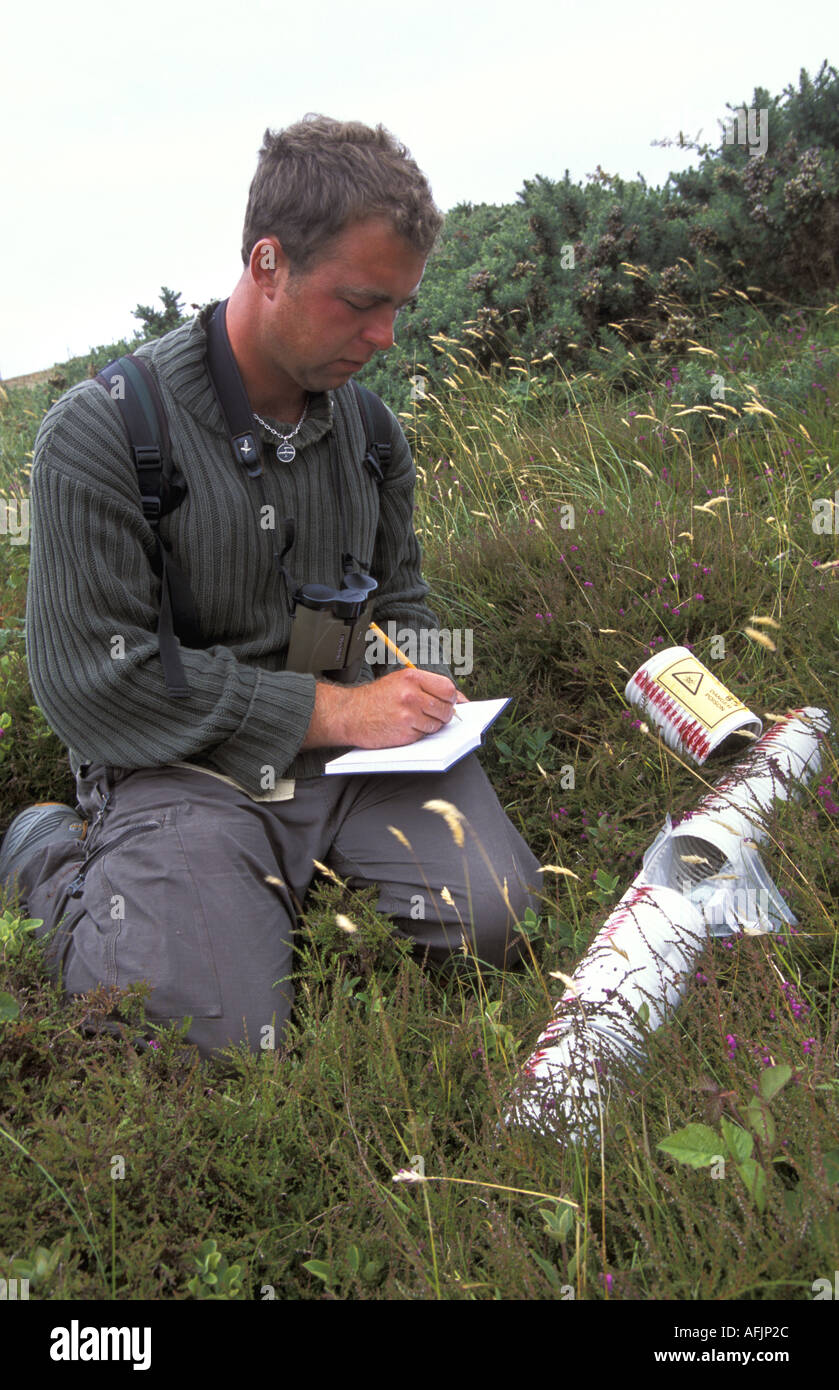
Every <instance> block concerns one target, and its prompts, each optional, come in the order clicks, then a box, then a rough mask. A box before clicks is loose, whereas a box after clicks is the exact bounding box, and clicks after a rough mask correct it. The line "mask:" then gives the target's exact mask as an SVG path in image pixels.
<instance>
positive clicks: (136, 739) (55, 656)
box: [26, 305, 451, 799]
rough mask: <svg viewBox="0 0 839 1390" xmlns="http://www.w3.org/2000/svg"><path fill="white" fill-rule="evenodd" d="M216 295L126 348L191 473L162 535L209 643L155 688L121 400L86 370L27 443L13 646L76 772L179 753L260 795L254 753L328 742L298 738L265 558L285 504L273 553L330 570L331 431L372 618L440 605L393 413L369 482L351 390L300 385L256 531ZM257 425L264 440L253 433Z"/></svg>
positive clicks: (281, 628)
mask: <svg viewBox="0 0 839 1390" xmlns="http://www.w3.org/2000/svg"><path fill="white" fill-rule="evenodd" d="M214 307H215V306H214V305H210V306H209V307H208V309H207V310H205V311H204V313H203V314H202V315H200V316H199V317H198V318H196V319H193V320H191V321H190V322H189V323H187V324H183V325H182V326H180V327H179V328H176V329H175V330H174V331H173V332H171V333H168V334H166V336H165V337H163V338H159V339H158V340H157V341H155V342H153V343H147V344H144V345H143V346H142V347H141V348H139V349H138V353H139V355H140V356H141V357H142V358H143V359H144V361H145V362H146V364H147V365H148V367H149V369H150V371H151V372H152V374H153V375H154V377H155V380H156V382H157V385H158V387H159V389H160V393H161V397H162V400H163V405H164V409H165V411H166V416H167V421H168V425H169V431H170V435H171V441H172V456H173V460H174V463H175V464H176V466H177V467H178V469H179V470H180V472H181V474H182V475H183V477H184V479H185V481H186V484H187V487H188V492H187V495H186V497H185V499H184V501H183V502H182V503H181V505H180V506H179V507H177V508H176V509H175V510H174V511H172V512H170V513H169V515H168V516H166V517H164V518H163V519H162V520H161V523H160V534H161V536H162V537H163V538H164V539H165V540H166V541H167V542H169V543H170V544H171V547H172V555H173V558H174V559H175V561H176V562H177V563H178V564H179V565H180V566H181V567H182V568H183V570H184V572H185V573H186V574H187V575H188V577H189V581H190V585H191V588H192V593H193V596H194V599H195V605H196V610H197V613H198V618H199V621H200V624H201V629H202V632H203V633H205V634H206V635H207V636H208V637H209V638H210V639H211V640H212V645H211V646H209V647H207V648H206V650H195V649H191V648H185V647H183V646H181V660H182V662H183V666H184V671H185V673H186V677H187V681H188V683H189V687H190V691H191V693H190V695H189V697H188V698H186V699H184V698H181V699H173V698H171V697H170V696H169V695H168V693H167V690H166V685H165V680H164V676H163V669H162V665H161V661H160V655H159V650H158V641H157V620H158V613H159V594H160V584H159V581H158V580H157V578H156V576H155V574H154V572H153V570H152V566H151V563H150V561H151V559H152V557H153V556H154V555H155V554H156V546H155V541H154V536H153V532H152V530H151V528H150V526H149V525H148V523H147V522H146V520H145V518H144V517H143V511H142V507H141V504H140V496H139V490H138V486H137V476H136V472H135V469H134V465H133V463H132V460H131V456H130V454H129V451H128V444H127V441H126V437H125V432H124V429H123V425H122V422H121V419H120V417H119V413H118V407H117V405H116V403H115V402H114V401H112V400H111V398H110V396H109V394H108V392H107V391H105V390H103V388H102V387H101V385H99V383H97V382H94V381H84V382H81V383H79V384H78V385H77V386H74V387H72V388H71V389H70V390H69V391H68V392H66V394H65V395H64V396H62V398H61V400H59V401H57V402H56V404H55V405H54V406H53V407H52V409H51V410H50V411H49V412H48V413H47V415H46V416H45V418H44V421H43V423H42V425H41V428H40V430H39V433H38V437H37V440H36V444H35V455H34V460H33V464H32V470H31V479H30V481H31V491H30V505H31V510H30V520H31V528H30V544H31V558H30V572H29V588H28V593H27V611H26V650H27V661H28V667H29V677H30V682H31V686H32V690H33V693H34V695H35V698H36V700H37V701H38V704H39V706H40V707H41V709H42V710H43V712H44V715H45V716H46V718H47V720H48V722H49V724H50V725H51V727H52V728H53V729H54V731H55V732H56V734H57V735H58V737H59V738H60V739H61V740H62V742H63V743H65V744H66V745H67V747H68V751H69V756H70V766H71V769H72V771H73V773H74V774H75V773H76V772H77V770H78V768H79V766H80V765H82V764H84V763H97V762H103V763H105V764H106V765H108V766H112V767H114V768H126V769H135V768H141V767H159V766H165V765H169V764H173V763H178V762H183V761H189V762H192V763H195V764H198V765H201V766H205V767H206V768H207V769H208V770H213V771H215V772H216V773H217V774H221V775H224V776H226V777H229V778H231V779H232V780H233V781H234V782H235V783H237V785H239V786H240V787H242V788H243V789H244V790H245V791H246V792H248V794H249V795H252V796H255V797H257V798H258V799H264V796H263V793H264V791H265V787H266V785H268V783H267V782H266V768H269V769H271V772H270V773H269V774H268V778H269V780H270V778H271V777H272V776H273V777H276V778H277V779H278V780H279V779H281V778H296V777H312V776H317V775H319V774H320V773H321V772H322V771H323V765H324V763H325V761H326V760H327V759H328V758H330V757H334V756H335V755H336V754H337V753H339V752H341V751H342V750H341V749H339V748H331V749H329V748H327V749H314V750H308V751H306V752H303V753H301V752H300V745H301V743H302V742H303V739H304V737H305V734H306V730H307V729H308V726H309V723H310V720H311V716H312V712H313V709H314V701H315V679H314V676H311V675H300V674H296V673H293V672H286V671H285V670H284V669H283V667H284V662H285V654H286V650H287V647H288V642H289V638H290V632H291V618H290V616H289V613H288V608H287V604H286V602H285V595H284V592H283V584H282V581H281V579H280V576H279V573H278V570H277V566H276V561H275V559H274V548H275V543H276V541H277V538H278V536H279V537H280V538H281V537H282V534H283V533H282V529H281V528H282V522H283V519H284V518H286V517H294V518H295V522H296V537H295V542H294V545H293V547H292V549H291V550H290V551H289V553H288V555H287V556H286V560H285V563H286V565H287V567H288V568H289V570H290V571H291V573H292V574H293V576H294V578H295V580H296V581H297V582H298V583H306V582H318V583H322V584H332V585H336V586H337V585H340V582H341V578H342V572H341V555H342V550H343V537H342V531H341V523H340V517H339V509H338V505H337V498H336V496H335V487H334V484H333V481H332V479H333V474H332V470H331V466H330V457H329V433H330V431H331V430H334V431H335V434H336V437H337V443H338V447H339V456H340V458H341V463H342V468H343V478H344V486H343V493H344V508H345V513H346V527H347V547H348V549H349V550H350V551H351V553H352V554H353V555H354V556H356V557H357V558H358V559H359V560H361V561H362V562H367V561H369V560H370V558H371V557H372V560H373V563H372V570H371V572H372V574H373V576H374V577H375V578H376V579H377V580H378V585H379V587H378V590H377V592H376V595H375V608H374V612H373V618H374V620H375V621H376V622H377V623H379V625H382V624H385V623H387V622H388V621H391V620H392V621H395V622H396V623H397V624H399V626H400V627H401V628H408V629H411V630H412V631H415V632H418V631H420V630H421V629H423V628H424V629H435V628H436V627H437V620H436V618H435V617H434V615H433V614H432V613H431V611H430V610H429V609H428V608H427V607H426V604H425V602H424V599H425V595H426V594H427V592H428V585H427V584H426V583H425V581H424V580H423V579H422V576H421V568H420V566H421V558H420V548H419V543H418V541H417V539H416V535H415V533H414V530H413V522H412V514H413V494H414V481H415V470H414V466H413V462H412V459H411V454H410V450H409V448H408V444H407V441H406V439H405V436H404V434H403V432H402V430H401V428H400V427H399V424H398V422H397V421H396V419H395V417H392V421H393V452H392V460H391V463H390V466H389V468H388V469H387V473H386V478H385V482H384V485H383V487H382V488H381V489H380V488H379V487H378V486H377V484H376V482H375V480H374V479H373V478H372V476H371V475H370V473H369V471H368V470H367V469H366V468H365V467H364V465H363V464H362V463H361V462H360V460H361V459H362V456H363V454H364V430H363V425H362V422H361V418H360V415H359V412H358V409H357V406H356V405H355V402H354V399H353V393H352V391H351V389H350V388H349V387H348V386H345V387H341V388H339V389H338V390H337V391H334V392H323V393H320V394H318V395H315V396H312V397H310V407H309V413H308V416H307V418H306V420H305V421H304V424H303V426H302V427H301V429H300V432H299V434H298V435H297V436H296V437H295V441H294V442H295V445H296V448H297V457H296V458H295V459H294V461H293V462H292V463H288V464H287V463H280V462H279V461H278V460H277V458H276V455H275V452H274V449H273V448H266V449H265V451H264V475H263V477H264V483H265V498H266V501H267V503H268V504H269V506H271V507H273V509H274V517H275V519H276V521H275V524H276V526H277V528H278V530H277V531H272V530H271V529H270V528H268V529H266V528H265V527H264V525H263V524H262V523H263V522H264V520H265V517H266V516H267V515H269V514H268V513H265V512H264V511H262V510H261V509H262V507H263V500H262V495H261V492H260V490H259V487H258V485H257V484H256V482H255V481H254V480H252V479H251V478H249V477H248V475H247V473H246V472H245V470H244V469H243V468H242V467H241V466H240V465H237V464H236V463H235V462H234V460H233V456H232V453H231V450H230V445H229V442H228V438H227V435H226V433H225V429H224V423H223V418H222V414H221V410H220V407H219V405H218V403H217V401H216V398H215V394H214V392H213V388H212V384H211V381H210V378H209V375H208V372H207V365H206V360H205V348H206V337H205V331H204V326H203V325H204V323H205V322H206V316H207V315H208V314H209V313H210V312H211V311H212V309H213V308H214ZM272 423H273V424H274V425H275V426H276V427H280V425H281V422H279V421H272ZM292 424H293V422H292ZM291 427H292V425H291V424H285V425H284V426H283V427H282V428H283V432H284V433H287V432H288V430H290V429H291ZM262 438H263V441H264V442H265V443H267V444H272V443H276V440H272V436H271V435H270V433H269V432H268V431H267V430H263V431H262ZM280 548H281V547H280ZM432 649H433V648H432ZM424 664H426V663H424ZM426 665H427V669H431V670H435V671H440V672H442V673H443V674H445V675H451V672H450V671H449V670H448V669H447V668H446V667H445V666H442V665H431V664H430V663H427V664H426ZM386 669H388V668H385V667H382V668H379V669H378V672H374V670H373V668H372V667H371V666H370V665H369V664H368V663H367V662H364V663H363V664H362V671H361V677H360V679H361V680H369V679H373V678H374V675H375V674H377V673H378V674H383V673H384V672H385V670H386ZM389 669H393V668H392V667H390V668H389ZM289 790H290V788H289Z"/></svg>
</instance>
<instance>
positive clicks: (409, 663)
mask: <svg viewBox="0 0 839 1390" xmlns="http://www.w3.org/2000/svg"><path fill="white" fill-rule="evenodd" d="M370 631H371V632H375V634H376V636H377V637H381V639H382V641H383V642H384V644H385V646H386V647H387V648H389V650H390V651H392V652H393V654H394V656H397V657H398V658H399V660H400V661H401V662H402V665H403V666H410V668H411V670H412V671H416V669H417V668H416V666H415V665H414V663H413V661H409V660H408V658H407V656H406V655H405V653H404V652H403V651H402V650H401V649H400V648H399V647H397V645H396V643H395V642H391V640H390V638H389V637H388V635H387V633H386V632H382V629H381V628H380V627H379V626H378V624H377V623H371V624H370ZM452 716H453V718H455V719H457V720H458V722H460V723H462V722H463V721H462V720H461V718H460V715H459V714H458V712H457V710H456V709H453V710H452Z"/></svg>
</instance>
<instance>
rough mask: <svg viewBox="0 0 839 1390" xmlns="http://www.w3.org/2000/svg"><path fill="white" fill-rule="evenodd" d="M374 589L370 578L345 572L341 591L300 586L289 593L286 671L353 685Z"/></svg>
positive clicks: (363, 646) (356, 677) (362, 651)
mask: <svg viewBox="0 0 839 1390" xmlns="http://www.w3.org/2000/svg"><path fill="white" fill-rule="evenodd" d="M376 588H378V584H377V582H376V580H375V579H372V578H371V576H370V575H369V574H361V573H359V572H358V571H348V572H347V573H346V574H345V575H344V579H343V583H342V585H341V588H340V589H332V588H330V586H329V585H328V584H302V585H301V586H300V588H299V589H298V590H297V593H296V594H295V595H294V618H293V620H292V627H291V641H290V642H289V644H288V656H287V657H286V664H285V669H286V670H287V671H298V672H301V673H302V672H308V673H310V674H312V675H314V676H323V677H324V679H326V680H330V681H335V682H336V683H337V684H338V685H352V684H353V682H354V681H357V680H358V677H359V673H360V671H361V663H362V661H363V660H364V652H365V647H366V639H367V629H368V627H369V624H370V616H369V615H370V606H371V601H372V599H371V596H372V594H373V591H374V589H376Z"/></svg>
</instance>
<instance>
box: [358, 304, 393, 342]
mask: <svg viewBox="0 0 839 1390" xmlns="http://www.w3.org/2000/svg"><path fill="white" fill-rule="evenodd" d="M396 314H397V310H395V309H391V308H390V306H389V305H387V304H383V305H382V306H381V308H380V309H379V310H378V311H377V312H376V313H375V314H371V316H370V321H369V322H368V323H366V324H365V326H364V330H363V332H362V334H361V336H362V338H363V339H364V341H365V342H366V343H371V344H372V345H373V346H374V347H375V349H376V351H377V352H387V350H388V348H392V347H393V343H394V338H395V332H394V330H395V327H396Z"/></svg>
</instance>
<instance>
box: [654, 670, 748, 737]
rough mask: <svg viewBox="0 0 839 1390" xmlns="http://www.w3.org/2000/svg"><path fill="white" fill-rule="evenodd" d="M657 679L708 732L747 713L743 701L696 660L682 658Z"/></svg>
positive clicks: (662, 672)
mask: <svg viewBox="0 0 839 1390" xmlns="http://www.w3.org/2000/svg"><path fill="white" fill-rule="evenodd" d="M653 679H654V680H656V681H657V682H658V684H659V685H662V686H663V687H664V689H665V690H666V691H667V692H668V694H670V695H674V696H675V697H676V699H677V700H678V701H679V703H680V704H682V705H684V707H685V709H686V710H688V711H689V712H690V713H691V714H692V715H693V717H694V719H697V720H698V721H699V723H700V724H702V725H704V727H705V728H706V729H714V728H716V726H717V725H718V724H720V723H722V721H723V719H727V718H728V716H729V715H730V714H734V712H735V711H736V710H740V709H742V710H747V708H748V707H747V706H746V705H744V704H743V702H742V700H738V699H737V696H736V695H732V693H731V691H730V690H726V688H725V686H724V685H722V684H721V682H720V681H718V680H717V678H716V676H712V675H711V672H710V671H709V670H707V668H706V667H705V666H703V665H702V662H701V661H697V660H696V659H695V658H692V657H684V656H680V657H679V658H678V660H677V661H673V662H671V664H670V665H669V666H665V667H663V669H662V670H661V671H659V673H658V675H657V676H654V677H653Z"/></svg>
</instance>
